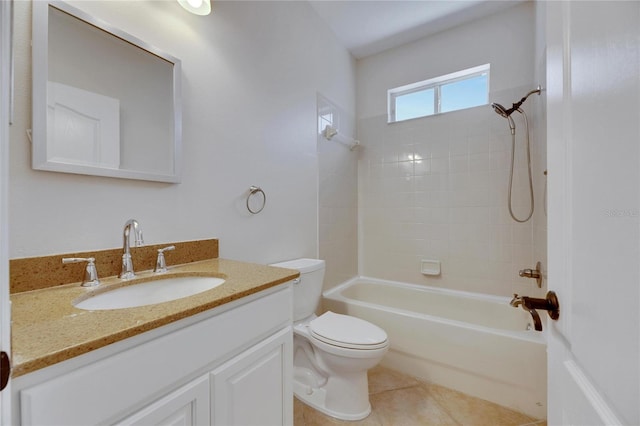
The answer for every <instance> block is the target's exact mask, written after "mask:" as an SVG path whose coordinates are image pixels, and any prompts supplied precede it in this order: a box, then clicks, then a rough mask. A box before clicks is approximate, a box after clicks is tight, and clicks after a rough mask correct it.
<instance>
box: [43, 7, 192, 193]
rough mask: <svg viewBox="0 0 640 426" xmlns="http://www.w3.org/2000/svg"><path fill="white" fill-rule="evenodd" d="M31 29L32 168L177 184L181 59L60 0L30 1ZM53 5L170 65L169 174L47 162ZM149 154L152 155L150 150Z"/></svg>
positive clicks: (179, 169)
mask: <svg viewBox="0 0 640 426" xmlns="http://www.w3.org/2000/svg"><path fill="white" fill-rule="evenodd" d="M32 5H33V29H32V32H33V33H32V64H33V68H32V70H33V71H32V72H33V86H32V87H33V94H32V96H33V129H32V167H33V169H36V170H46V171H54V172H63V173H74V174H83V175H93V176H107V177H115V178H124V179H137V180H148V181H156V182H169V183H180V182H181V178H182V110H181V75H182V73H181V61H180V60H179V59H178V58H175V57H173V56H171V55H169V54H167V53H165V52H162V51H160V50H159V49H157V48H155V47H153V46H151V45H149V44H148V43H146V42H144V41H142V40H140V39H138V38H137V37H134V36H132V35H131V34H128V33H126V32H124V31H122V30H120V29H118V28H114V27H113V26H111V25H109V24H107V23H105V22H103V21H102V20H100V19H97V18H95V17H93V16H90V15H88V14H87V13H85V12H83V11H81V10H79V9H76V8H75V7H73V6H70V5H68V4H66V3H64V2H61V1H53V0H52V1H34V2H33V3H32ZM50 5H51V6H53V7H55V8H57V9H59V10H61V11H63V12H65V13H68V14H69V15H72V16H75V17H76V18H79V19H81V20H83V21H85V22H87V23H89V24H90V25H93V26H95V27H97V28H100V29H102V30H104V31H106V32H108V33H110V34H112V35H113V36H115V37H118V38H120V39H122V40H124V41H126V42H128V43H130V44H132V45H134V46H137V47H138V48H140V49H143V50H146V51H148V52H149V53H151V54H153V55H155V56H158V57H160V58H162V59H164V60H166V61H168V62H171V63H172V64H173V112H174V120H175V123H174V135H173V140H174V144H173V160H174V162H173V164H174V167H173V173H167V174H159V173H152V172H146V171H137V170H130V169H110V168H101V167H96V166H90V165H79V164H66V163H60V162H54V161H50V160H49V158H48V156H47V143H46V142H47V81H48V74H49V71H48V67H49V54H48V33H49V19H48V14H49V6H50ZM150 155H153V154H152V153H150Z"/></svg>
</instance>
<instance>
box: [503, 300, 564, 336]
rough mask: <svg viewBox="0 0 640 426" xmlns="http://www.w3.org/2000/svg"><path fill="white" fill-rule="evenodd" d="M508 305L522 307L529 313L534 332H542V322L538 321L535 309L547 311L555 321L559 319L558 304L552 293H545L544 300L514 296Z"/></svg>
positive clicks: (538, 316)
mask: <svg viewBox="0 0 640 426" xmlns="http://www.w3.org/2000/svg"><path fill="white" fill-rule="evenodd" d="M509 304H510V305H511V306H513V307H514V308H517V307H518V306H522V309H524V310H525V311H527V312H529V313H530V314H531V317H532V318H533V323H534V325H535V329H536V331H542V321H540V315H538V311H537V309H544V310H545V311H547V313H548V314H549V316H550V317H551V319H553V320H557V319H558V318H559V317H560V304H559V303H558V297H557V296H556V294H555V292H553V291H549V292H547V296H546V297H545V298H544V299H536V298H533V297H528V296H518V295H517V294H514V295H513V299H511V302H509Z"/></svg>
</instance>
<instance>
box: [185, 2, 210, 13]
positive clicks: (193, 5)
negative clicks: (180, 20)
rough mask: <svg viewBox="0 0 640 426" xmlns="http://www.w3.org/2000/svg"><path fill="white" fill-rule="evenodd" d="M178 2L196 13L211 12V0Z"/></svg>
mask: <svg viewBox="0 0 640 426" xmlns="http://www.w3.org/2000/svg"><path fill="white" fill-rule="evenodd" d="M178 3H180V6H182V7H183V8H185V9H186V10H188V11H189V12H191V13H193V14H195V15H208V14H210V13H211V0H178Z"/></svg>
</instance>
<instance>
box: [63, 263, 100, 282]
mask: <svg viewBox="0 0 640 426" xmlns="http://www.w3.org/2000/svg"><path fill="white" fill-rule="evenodd" d="M95 261H96V259H95V258H94V257H86V258H85V257H65V258H63V259H62V263H64V264H68V263H81V262H87V267H86V268H85V270H84V279H83V280H82V287H95V286H98V285H100V280H99V279H98V270H97V269H96V264H95Z"/></svg>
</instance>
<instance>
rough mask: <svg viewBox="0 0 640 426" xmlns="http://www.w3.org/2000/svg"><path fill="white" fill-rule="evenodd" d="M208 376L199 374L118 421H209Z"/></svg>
mask: <svg viewBox="0 0 640 426" xmlns="http://www.w3.org/2000/svg"><path fill="white" fill-rule="evenodd" d="M209 420H210V418H209V376H208V375H206V376H203V377H200V378H198V379H196V380H194V381H192V382H190V383H188V384H187V385H185V386H183V387H181V388H179V389H177V390H175V391H173V392H171V393H170V394H169V395H167V396H165V397H163V398H161V399H159V400H157V401H155V402H154V403H152V404H151V405H149V406H147V407H146V408H144V409H142V410H140V411H138V412H137V413H136V414H134V415H133V416H130V417H127V418H126V419H124V420H123V421H121V422H119V423H117V425H120V426H125V425H159V426H160V425H162V426H164V425H166V426H195V425H208V424H210V422H209Z"/></svg>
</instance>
